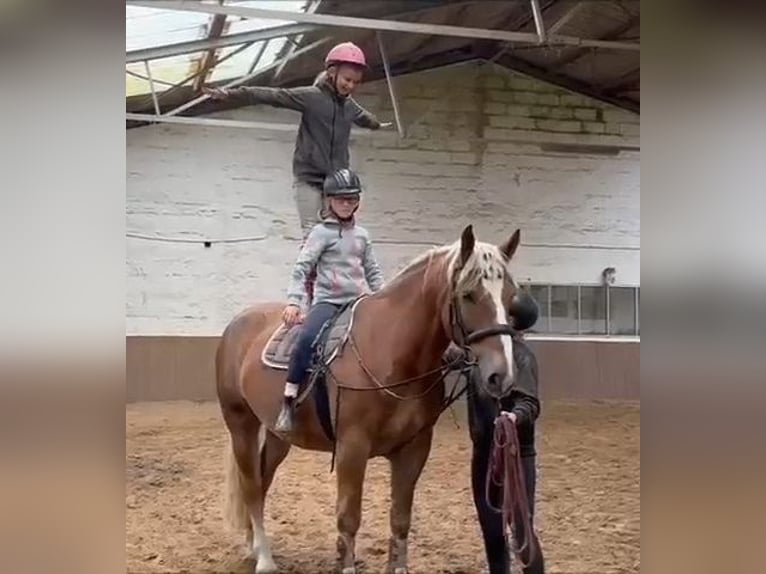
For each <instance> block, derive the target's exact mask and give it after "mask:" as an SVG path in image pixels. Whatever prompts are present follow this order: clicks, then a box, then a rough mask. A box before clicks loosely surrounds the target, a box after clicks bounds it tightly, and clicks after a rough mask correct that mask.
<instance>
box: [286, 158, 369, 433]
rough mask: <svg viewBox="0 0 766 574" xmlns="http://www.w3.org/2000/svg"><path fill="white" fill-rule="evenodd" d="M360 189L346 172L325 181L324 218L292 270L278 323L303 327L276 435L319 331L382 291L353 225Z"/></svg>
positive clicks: (361, 234)
mask: <svg viewBox="0 0 766 574" xmlns="http://www.w3.org/2000/svg"><path fill="white" fill-rule="evenodd" d="M361 192H362V184H361V182H360V181H359V177H358V176H357V175H356V174H355V173H354V172H352V171H351V170H350V169H340V170H337V171H335V172H334V173H332V174H331V175H330V176H329V177H327V178H326V179H325V181H324V185H323V193H324V195H325V197H326V201H327V215H326V217H325V218H324V219H323V220H322V222H321V223H318V224H317V225H316V226H314V228H313V229H312V230H311V232H310V233H309V236H308V238H307V239H306V241H305V244H304V246H303V248H302V249H301V252H300V254H299V255H298V260H297V261H296V262H295V266H294V267H293V273H292V280H291V282H290V287H289V288H288V291H287V300H288V305H287V306H286V307H285V309H284V311H283V313H282V319H283V321H284V322H285V324H286V325H287V326H288V327H290V326H292V325H295V324H296V323H300V322H301V321H303V325H302V327H301V334H300V335H299V337H298V343H297V345H296V347H295V350H294V351H293V354H292V357H291V358H290V365H289V367H288V370H287V383H286V384H285V393H284V402H283V404H282V410H281V411H280V413H279V416H278V417H277V422H276V425H275V427H274V428H275V430H276V431H279V432H290V431H291V430H292V427H293V403H294V401H295V398H296V397H297V396H298V391H299V389H300V385H301V383H302V382H303V379H304V378H305V376H306V372H307V370H308V368H309V366H310V363H311V357H312V354H313V351H314V349H313V343H314V340H315V339H316V337H317V335H318V334H319V331H320V330H321V328H322V326H323V325H324V324H325V323H326V322H327V321H328V320H329V319H331V318H332V317H333V316H334V315H335V314H336V313H337V312H338V311H339V310H340V308H341V307H342V306H343V305H345V304H347V303H350V302H351V301H353V300H354V299H356V298H357V297H359V296H360V295H363V294H365V293H369V292H370V291H372V292H375V291H378V290H380V289H381V287H383V273H382V272H381V270H380V266H379V265H378V262H377V260H376V258H375V255H374V253H373V250H372V244H371V242H370V236H369V234H368V233H367V231H366V230H365V229H364V228H363V227H360V226H359V225H356V222H355V220H354V214H355V213H356V211H357V210H358V209H359V199H360V194H361ZM313 269H315V270H316V282H315V283H314V293H313V304H312V305H311V308H310V309H309V311H308V314H307V315H306V317H305V319H303V317H302V309H301V307H305V306H307V301H308V299H309V293H308V290H307V277H308V276H309V274H310V273H311V272H312V270H313Z"/></svg>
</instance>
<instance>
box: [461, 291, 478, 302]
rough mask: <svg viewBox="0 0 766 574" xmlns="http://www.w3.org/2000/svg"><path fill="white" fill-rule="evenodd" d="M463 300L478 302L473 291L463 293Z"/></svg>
mask: <svg viewBox="0 0 766 574" xmlns="http://www.w3.org/2000/svg"><path fill="white" fill-rule="evenodd" d="M463 300H464V301H468V302H469V303H476V299H475V298H474V296H473V293H466V294H465V295H463Z"/></svg>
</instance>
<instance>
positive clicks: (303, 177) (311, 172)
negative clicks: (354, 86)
mask: <svg viewBox="0 0 766 574" xmlns="http://www.w3.org/2000/svg"><path fill="white" fill-rule="evenodd" d="M230 97H231V98H232V99H234V100H236V101H240V102H242V103H245V104H267V105H269V106H274V107H278V108H288V109H291V110H295V111H298V112H301V113H302V116H301V124H300V128H299V130H298V139H297V140H296V141H295V151H294V152H293V175H294V176H295V178H296V179H297V180H299V181H305V182H307V183H311V184H313V185H319V186H321V184H322V182H323V181H324V178H325V176H326V175H328V174H330V173H332V172H333V171H335V170H336V169H340V168H344V167H349V153H348V145H349V136H350V134H351V124H356V125H358V126H360V127H364V128H370V129H373V130H375V129H378V128H380V122H379V121H378V120H377V118H375V116H374V115H373V114H372V113H370V112H368V111H367V110H365V109H364V108H363V107H362V106H360V105H359V104H357V103H356V102H355V101H354V100H353V99H352V98H350V97H347V98H344V97H341V96H339V95H338V94H337V93H336V92H335V90H334V89H333V88H332V86H331V85H330V84H329V83H328V78H327V75H326V74H325V73H322V74H320V75H319V76H318V77H317V79H316V81H315V82H314V85H313V86H303V87H299V88H264V87H251V86H246V87H242V88H235V89H232V90H230Z"/></svg>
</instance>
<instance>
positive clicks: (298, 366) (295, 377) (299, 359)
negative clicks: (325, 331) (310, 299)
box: [287, 303, 340, 385]
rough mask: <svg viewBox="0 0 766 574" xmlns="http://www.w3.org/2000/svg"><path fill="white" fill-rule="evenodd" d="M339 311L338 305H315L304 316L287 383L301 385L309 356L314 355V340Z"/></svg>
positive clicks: (288, 370)
mask: <svg viewBox="0 0 766 574" xmlns="http://www.w3.org/2000/svg"><path fill="white" fill-rule="evenodd" d="M339 309H340V305H333V304H332V303H317V304H316V305H314V306H313V307H312V308H311V309H309V312H308V313H307V314H306V318H305V319H304V321H303V325H302V326H301V334H300V335H299V336H298V343H297V344H296V345H295V350H293V354H292V357H290V365H289V366H288V368H287V381H288V382H290V383H295V384H298V385H300V384H302V383H303V379H304V378H305V377H306V371H308V369H309V367H310V366H311V356H312V354H313V353H314V345H313V343H314V339H316V338H317V335H318V334H319V331H320V330H321V329H322V325H324V324H325V323H326V322H327V321H329V320H330V319H331V318H332V317H333V316H334V315H335V314H336V313H337V312H338V310H339Z"/></svg>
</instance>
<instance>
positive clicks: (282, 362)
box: [261, 299, 361, 371]
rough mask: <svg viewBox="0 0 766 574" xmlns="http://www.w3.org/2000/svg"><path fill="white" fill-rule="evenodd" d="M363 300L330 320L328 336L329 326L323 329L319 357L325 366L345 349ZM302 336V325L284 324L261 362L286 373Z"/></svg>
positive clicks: (275, 334) (267, 347) (270, 341)
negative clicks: (287, 325) (359, 305)
mask: <svg viewBox="0 0 766 574" xmlns="http://www.w3.org/2000/svg"><path fill="white" fill-rule="evenodd" d="M360 300H361V299H357V300H356V301H354V303H353V304H351V305H348V306H346V308H345V309H343V310H342V311H341V312H340V314H339V315H336V316H335V317H333V318H332V319H330V321H329V323H330V327H329V328H330V331H329V333H327V334H326V335H325V334H324V333H325V330H326V329H327V324H325V325H324V326H323V327H322V330H321V331H320V334H319V337H320V338H322V339H323V341H324V346H323V353H322V357H319V358H320V359H321V360H322V362H324V363H325V364H328V365H329V364H330V363H331V362H332V360H333V359H334V358H335V357H336V356H337V354H338V352H339V351H340V350H341V349H342V348H343V345H344V344H345V342H346V339H347V338H348V333H349V332H350V331H351V327H352V325H353V323H354V311H355V310H356V306H357V305H358V304H359V301H360ZM299 334H300V325H293V326H292V327H290V328H287V327H286V326H285V325H284V323H282V324H280V325H279V327H277V329H276V330H275V331H274V333H272V335H271V337H270V338H269V341H268V343H266V346H265V347H264V348H263V352H262V353H261V361H262V362H263V364H264V365H266V366H267V367H271V368H272V369H278V370H280V371H286V370H287V366H288V364H289V363H290V356H291V355H292V353H293V349H294V348H295V344H296V343H297V341H298V335H299ZM312 362H313V361H312Z"/></svg>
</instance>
